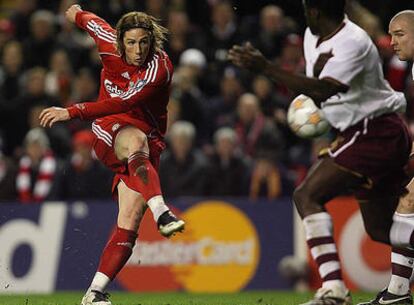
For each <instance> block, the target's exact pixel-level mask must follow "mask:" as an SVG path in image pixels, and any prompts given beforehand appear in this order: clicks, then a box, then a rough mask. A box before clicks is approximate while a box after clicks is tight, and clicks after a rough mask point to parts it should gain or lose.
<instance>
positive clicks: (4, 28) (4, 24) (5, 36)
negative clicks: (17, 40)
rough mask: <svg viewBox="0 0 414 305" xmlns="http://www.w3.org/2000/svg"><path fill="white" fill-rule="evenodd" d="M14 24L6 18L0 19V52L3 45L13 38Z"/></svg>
mask: <svg viewBox="0 0 414 305" xmlns="http://www.w3.org/2000/svg"><path fill="white" fill-rule="evenodd" d="M13 36H14V25H13V24H12V22H11V21H10V20H8V19H0V54H1V52H2V49H3V47H4V45H5V44H6V43H7V42H8V41H9V40H11V39H12V38H13Z"/></svg>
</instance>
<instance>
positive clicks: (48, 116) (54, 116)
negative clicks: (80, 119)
mask: <svg viewBox="0 0 414 305" xmlns="http://www.w3.org/2000/svg"><path fill="white" fill-rule="evenodd" d="M70 119H71V117H70V115H69V111H68V110H67V109H66V108H61V107H49V108H46V109H44V110H43V111H42V112H41V113H40V115H39V120H40V125H41V126H43V127H52V126H53V124H55V123H56V122H61V121H68V120H70Z"/></svg>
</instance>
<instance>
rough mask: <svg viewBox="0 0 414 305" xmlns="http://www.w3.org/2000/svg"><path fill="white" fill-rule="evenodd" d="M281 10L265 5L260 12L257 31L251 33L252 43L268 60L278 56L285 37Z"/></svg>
mask: <svg viewBox="0 0 414 305" xmlns="http://www.w3.org/2000/svg"><path fill="white" fill-rule="evenodd" d="M286 32H287V29H286V24H285V16H284V12H283V10H282V9H281V8H280V7H279V6H276V5H273V4H271V5H267V6H265V7H264V8H262V10H261V11H260V21H259V29H257V30H256V31H254V33H253V35H254V36H253V41H252V43H253V44H254V45H255V46H256V47H257V48H258V49H259V50H260V51H261V52H262V53H263V54H264V55H265V56H266V57H268V58H276V57H278V56H279V55H280V52H281V50H282V46H283V42H284V40H285V37H286V35H287V33H286Z"/></svg>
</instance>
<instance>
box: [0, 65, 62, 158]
mask: <svg viewBox="0 0 414 305" xmlns="http://www.w3.org/2000/svg"><path fill="white" fill-rule="evenodd" d="M45 78H46V70H45V69H43V68H40V67H35V68H32V69H30V70H29V71H27V72H26V73H25V75H24V76H23V86H24V87H23V92H22V91H19V95H18V96H17V97H16V98H14V99H13V100H11V101H7V104H5V107H4V112H3V111H2V114H3V115H4V119H3V120H2V121H1V122H0V127H1V129H2V130H3V131H4V136H5V142H6V143H5V153H6V154H11V153H13V152H14V150H15V149H16V147H18V146H19V145H20V144H21V142H22V139H23V137H24V136H25V134H26V132H27V131H28V130H29V120H28V118H29V113H30V109H31V108H32V107H34V106H36V105H45V106H52V105H54V104H55V101H54V100H53V99H52V98H51V97H50V96H48V95H47V94H46V92H45Z"/></svg>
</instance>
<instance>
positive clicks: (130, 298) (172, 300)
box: [0, 291, 373, 305]
mask: <svg viewBox="0 0 414 305" xmlns="http://www.w3.org/2000/svg"><path fill="white" fill-rule="evenodd" d="M82 294H83V293H82V292H61V293H53V294H48V295H23V294H20V295H0V305H79V304H80V300H81V298H82ZM311 296H312V294H310V293H295V292H290V291H249V292H240V293H228V294H217V293H214V294H204V293H203V294H192V293H184V292H182V293H180V292H178V293H124V292H114V293H113V294H112V295H111V301H112V304H113V305H297V304H300V303H303V302H305V301H307V300H308V299H309V298H310V297H311ZM352 297H353V302H354V304H357V303H359V302H361V301H365V300H369V299H371V298H372V297H373V294H372V293H353V294H352Z"/></svg>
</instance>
